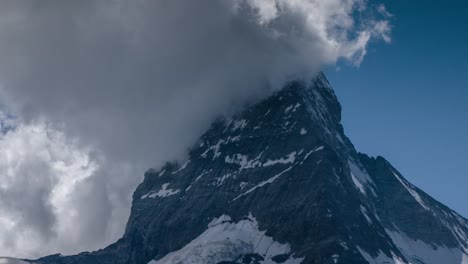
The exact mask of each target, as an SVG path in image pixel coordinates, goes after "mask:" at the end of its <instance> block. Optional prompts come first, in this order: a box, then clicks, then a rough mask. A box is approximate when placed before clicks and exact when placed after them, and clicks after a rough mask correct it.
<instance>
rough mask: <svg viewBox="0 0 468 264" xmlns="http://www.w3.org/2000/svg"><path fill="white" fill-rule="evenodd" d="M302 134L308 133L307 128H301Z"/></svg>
mask: <svg viewBox="0 0 468 264" xmlns="http://www.w3.org/2000/svg"><path fill="white" fill-rule="evenodd" d="M299 133H300V134H301V135H302V136H303V135H305V134H307V130H306V129H305V128H301V132H299Z"/></svg>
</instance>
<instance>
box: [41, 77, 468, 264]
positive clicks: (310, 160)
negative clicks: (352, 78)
mask: <svg viewBox="0 0 468 264" xmlns="http://www.w3.org/2000/svg"><path fill="white" fill-rule="evenodd" d="M340 119H341V107H340V104H339V103H338V101H337V99H336V97H335V95H334V93H333V90H332V89H331V87H330V85H329V83H328V82H327V80H326V79H325V77H324V76H323V75H320V76H319V77H318V78H317V79H316V80H315V81H314V82H312V83H309V84H305V83H301V82H294V83H291V84H289V85H287V86H286V87H285V88H284V89H282V90H281V91H279V92H277V93H276V94H274V95H272V96H271V97H269V98H268V99H266V100H264V101H262V102H260V103H258V104H256V105H254V106H253V107H251V108H250V109H247V110H246V111H244V112H242V113H240V114H239V115H237V116H235V117H233V118H232V119H229V120H226V119H222V120H218V121H217V122H215V123H213V125H212V127H211V128H210V129H209V130H208V131H207V132H206V133H205V134H204V135H203V136H202V137H201V138H200V140H199V142H198V143H197V144H196V145H195V146H194V147H193V148H192V149H191V151H190V155H189V160H188V161H187V162H186V163H184V164H173V163H171V164H167V165H166V166H164V167H163V168H162V169H161V170H159V171H155V170H150V171H148V172H147V173H146V174H145V179H144V181H143V183H142V184H141V185H140V186H139V187H138V188H137V190H136V191H135V193H134V195H133V205H132V211H131V216H130V219H129V221H128V224H127V228H126V231H125V234H124V236H123V238H122V239H120V240H119V241H117V242H116V243H115V244H113V245H111V246H109V247H107V248H105V249H103V250H99V251H97V252H91V253H82V254H79V255H77V256H68V257H65V256H60V255H55V256H49V257H45V258H42V259H39V260H36V261H34V262H35V263H138V264H140V263H142V264H146V263H153V264H173V263H174V264H175V263H181V264H182V263H187V264H188V263H193V264H195V263H200V264H202V263H213V264H217V263H245V264H247V263H285V264H286V263H287V264H296V263H297V264H298V263H321V264H327V263H346V264H352V263H424V264H436V263H447V264H451V263H453V264H462V263H463V264H467V263H468V257H467V252H468V221H467V220H466V219H464V218H463V217H461V216H460V215H458V214H457V213H456V212H454V211H452V210H451V209H449V208H447V207H446V206H444V205H442V204H440V203H439V202H437V201H435V200H434V199H432V198H431V197H430V196H428V195H427V194H425V193H424V192H422V191H421V190H419V189H417V188H416V187H414V186H413V185H412V184H410V183H409V182H408V181H406V180H405V179H404V178H403V176H402V175H401V174H400V173H399V172H398V171H397V170H396V169H395V168H393V167H392V166H391V165H390V164H389V163H388V162H387V161H386V160H385V159H383V158H381V157H378V158H371V157H368V156H366V155H364V154H359V153H358V152H356V150H355V149H354V146H353V145H352V144H351V142H350V141H349V140H348V138H347V137H346V136H345V134H344V132H343V128H342V126H341V124H340Z"/></svg>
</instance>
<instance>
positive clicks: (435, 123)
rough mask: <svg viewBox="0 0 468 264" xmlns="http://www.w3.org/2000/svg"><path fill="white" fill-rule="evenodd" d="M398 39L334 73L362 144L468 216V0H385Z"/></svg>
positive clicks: (348, 127) (347, 121)
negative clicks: (356, 65)
mask: <svg viewBox="0 0 468 264" xmlns="http://www.w3.org/2000/svg"><path fill="white" fill-rule="evenodd" d="M384 3H385V5H386V7H387V9H388V11H389V12H390V13H392V14H393V15H394V16H393V18H392V25H393V32H392V43H391V44H390V45H387V44H384V43H374V44H372V45H371V46H370V47H369V51H368V54H367V56H366V58H365V60H364V62H363V63H362V64H361V65H360V67H359V68H356V67H349V66H345V65H340V66H338V67H330V68H329V69H327V70H326V73H327V76H328V78H329V80H330V82H331V83H332V85H333V87H334V89H335V91H336V93H337V95H338V97H339V99H340V102H341V104H342V106H343V124H344V126H345V131H346V133H347V135H348V136H349V137H350V138H351V140H352V141H353V143H354V144H355V146H356V148H357V149H358V150H359V151H361V152H365V153H368V154H370V155H373V156H376V155H381V156H384V157H385V158H386V159H388V160H389V161H390V162H391V163H392V164H393V165H394V166H395V167H396V168H397V169H398V170H399V171H400V172H401V173H402V174H403V175H404V176H405V177H406V178H407V179H408V180H410V181H411V182H412V183H414V184H415V185H416V186H418V187H420V188H421V189H422V190H424V191H426V192H427V193H428V194H430V195H431V196H433V197H434V198H436V199H438V200H439V201H441V202H443V203H445V204H446V205H448V206H450V207H451V208H453V209H455V210H456V211H458V212H459V213H461V214H462V215H464V216H465V217H468V139H467V135H468V29H467V26H468V16H467V15H466V13H467V10H468V2H466V1H457V0H450V1H424V2H422V1H404V0H395V1H384Z"/></svg>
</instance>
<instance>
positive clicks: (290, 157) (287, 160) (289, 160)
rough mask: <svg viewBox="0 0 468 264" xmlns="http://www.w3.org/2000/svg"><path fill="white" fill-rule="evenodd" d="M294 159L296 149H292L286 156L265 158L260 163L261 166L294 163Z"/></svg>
mask: <svg viewBox="0 0 468 264" xmlns="http://www.w3.org/2000/svg"><path fill="white" fill-rule="evenodd" d="M295 160H296V151H293V152H291V153H289V155H288V156H287V157H286V158H280V159H276V160H267V161H266V162H265V163H263V164H262V166H263V167H268V166H273V165H276V164H288V163H294V161H295Z"/></svg>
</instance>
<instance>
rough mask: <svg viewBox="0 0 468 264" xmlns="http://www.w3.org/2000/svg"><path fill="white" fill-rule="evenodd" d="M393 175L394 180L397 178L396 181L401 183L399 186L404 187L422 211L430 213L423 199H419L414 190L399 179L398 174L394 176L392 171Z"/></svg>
mask: <svg viewBox="0 0 468 264" xmlns="http://www.w3.org/2000/svg"><path fill="white" fill-rule="evenodd" d="M392 173H393V175H395V178H397V180H398V181H399V182H400V183H401V185H403V187H405V189H406V190H407V191H408V192H409V193H410V194H411V196H413V198H414V199H415V200H416V202H418V203H419V204H420V205H421V206H422V207H423V208H424V209H426V210H428V211H431V209H430V208H429V206H427V205H426V204H425V203H424V201H423V199H422V198H421V196H420V195H419V193H418V192H417V191H416V190H414V189H413V188H412V187H411V186H410V185H409V184H407V183H406V182H404V181H403V179H401V178H400V177H399V176H398V174H396V173H395V172H394V171H392Z"/></svg>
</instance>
